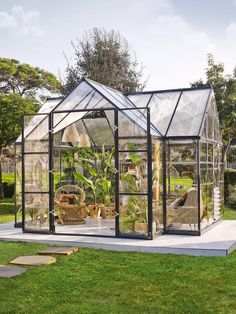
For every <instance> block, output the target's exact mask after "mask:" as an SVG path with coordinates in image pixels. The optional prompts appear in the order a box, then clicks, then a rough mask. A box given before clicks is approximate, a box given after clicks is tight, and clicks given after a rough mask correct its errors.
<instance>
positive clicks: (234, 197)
mask: <svg viewBox="0 0 236 314" xmlns="http://www.w3.org/2000/svg"><path fill="white" fill-rule="evenodd" d="M224 181H225V182H224V189H225V190H224V197H225V204H228V205H234V206H236V170H235V169H226V170H225V173H224Z"/></svg>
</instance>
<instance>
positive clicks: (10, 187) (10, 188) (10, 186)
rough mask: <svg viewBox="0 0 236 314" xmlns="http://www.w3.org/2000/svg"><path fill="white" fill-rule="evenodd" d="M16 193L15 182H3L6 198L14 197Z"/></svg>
mask: <svg viewBox="0 0 236 314" xmlns="http://www.w3.org/2000/svg"><path fill="white" fill-rule="evenodd" d="M14 193H15V184H14V183H7V182H3V194H4V197H5V198H11V197H13V195H14Z"/></svg>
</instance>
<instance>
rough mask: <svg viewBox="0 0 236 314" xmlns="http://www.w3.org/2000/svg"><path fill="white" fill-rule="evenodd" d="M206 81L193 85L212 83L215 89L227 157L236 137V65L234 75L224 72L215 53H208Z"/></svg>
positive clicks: (200, 85) (193, 84) (222, 65)
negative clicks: (215, 57)
mask: <svg viewBox="0 0 236 314" xmlns="http://www.w3.org/2000/svg"><path fill="white" fill-rule="evenodd" d="M207 63H208V67H207V69H206V81H205V82H204V81H203V80H202V79H200V80H199V81H196V82H194V83H192V84H191V85H192V86H193V87H202V86H209V85H211V86H212V87H213V89H214V93H215V97H216V104H217V109H218V112H219V119H220V125H221V131H222V136H223V141H224V144H225V145H224V148H225V149H224V157H225V159H226V156H227V152H228V150H229V147H230V143H231V141H232V139H233V138H236V128H235V125H236V67H235V69H234V71H233V74H232V75H225V74H224V64H223V63H215V61H214V58H213V55H212V54H208V55H207Z"/></svg>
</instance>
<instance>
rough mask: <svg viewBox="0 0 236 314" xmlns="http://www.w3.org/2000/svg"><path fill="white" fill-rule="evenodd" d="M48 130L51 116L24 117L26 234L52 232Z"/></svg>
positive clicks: (23, 147) (24, 211) (24, 213)
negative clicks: (50, 226) (50, 224)
mask: <svg viewBox="0 0 236 314" xmlns="http://www.w3.org/2000/svg"><path fill="white" fill-rule="evenodd" d="M48 131H49V121H48V115H35V116H32V115H30V116H25V117H24V132H23V142H22V158H23V166H24V169H23V170H24V171H23V174H24V176H23V178H22V179H23V189H22V192H23V195H22V197H23V221H24V226H23V227H24V231H40V232H49V231H50V230H49V141H48V134H49V132H48Z"/></svg>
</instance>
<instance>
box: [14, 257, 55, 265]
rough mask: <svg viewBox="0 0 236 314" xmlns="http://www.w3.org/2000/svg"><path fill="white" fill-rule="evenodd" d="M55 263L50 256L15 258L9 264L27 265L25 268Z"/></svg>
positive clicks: (53, 258)
mask: <svg viewBox="0 0 236 314" xmlns="http://www.w3.org/2000/svg"><path fill="white" fill-rule="evenodd" d="M54 263H56V259H55V257H52V256H38V255H32V256H20V257H17V258H15V259H14V260H13V261H11V262H10V264H14V265H27V266H42V265H49V264H54Z"/></svg>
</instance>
